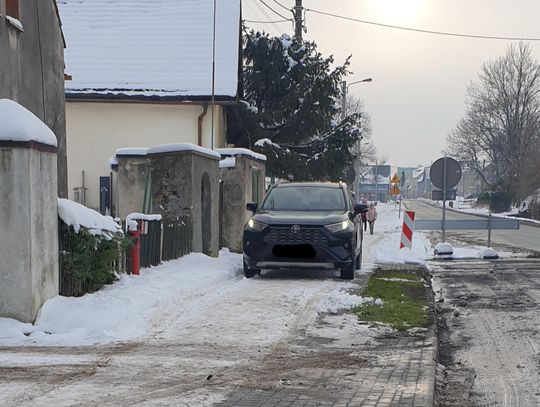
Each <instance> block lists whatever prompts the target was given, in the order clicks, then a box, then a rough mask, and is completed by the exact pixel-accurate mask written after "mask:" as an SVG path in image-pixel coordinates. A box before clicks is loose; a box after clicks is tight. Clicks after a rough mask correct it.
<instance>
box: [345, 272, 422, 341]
mask: <svg viewBox="0 0 540 407" xmlns="http://www.w3.org/2000/svg"><path fill="white" fill-rule="evenodd" d="M387 279H400V280H407V281H388V280H387ZM362 295H363V296H364V297H373V298H374V299H376V298H380V299H381V300H382V301H383V305H381V306H379V305H361V306H359V307H356V308H353V312H354V313H355V314H357V315H358V318H359V319H360V320H361V321H369V322H382V323H386V324H390V325H392V326H393V327H394V328H395V329H397V330H399V331H404V330H407V329H409V328H414V327H425V326H426V325H427V323H428V312H429V307H428V303H427V297H426V291H425V287H424V282H423V276H422V273H421V271H419V270H417V271H415V270H413V271H396V270H381V269H378V270H375V272H374V273H373V274H372V275H371V276H370V278H369V280H368V283H367V286H366V289H365V290H364V292H363V293H362Z"/></svg>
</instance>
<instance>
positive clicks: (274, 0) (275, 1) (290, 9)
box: [272, 0, 292, 12]
mask: <svg viewBox="0 0 540 407" xmlns="http://www.w3.org/2000/svg"><path fill="white" fill-rule="evenodd" d="M272 1H273V2H274V3H276V4H277V5H278V6H280V7H282V8H284V9H285V10H287V11H290V12H292V8H288V7H286V6H284V5H283V4H281V3H280V2H279V1H277V0H272Z"/></svg>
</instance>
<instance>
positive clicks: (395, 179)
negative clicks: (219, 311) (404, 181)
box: [390, 174, 401, 184]
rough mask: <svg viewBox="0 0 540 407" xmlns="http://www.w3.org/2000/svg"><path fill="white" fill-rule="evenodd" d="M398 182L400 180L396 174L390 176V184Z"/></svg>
mask: <svg viewBox="0 0 540 407" xmlns="http://www.w3.org/2000/svg"><path fill="white" fill-rule="evenodd" d="M400 182H401V181H400V179H399V177H398V175H397V174H394V176H393V177H392V180H391V181H390V183H391V184H399V183H400Z"/></svg>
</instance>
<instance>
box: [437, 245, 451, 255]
mask: <svg viewBox="0 0 540 407" xmlns="http://www.w3.org/2000/svg"><path fill="white" fill-rule="evenodd" d="M433 252H434V253H435V254H436V255H447V254H452V253H454V248H453V247H452V245H451V244H450V243H437V244H436V245H435V248H434V249H433Z"/></svg>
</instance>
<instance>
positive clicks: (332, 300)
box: [317, 290, 365, 314]
mask: <svg viewBox="0 0 540 407" xmlns="http://www.w3.org/2000/svg"><path fill="white" fill-rule="evenodd" d="M364 301H365V299H364V298H362V297H360V296H358V295H354V294H350V293H348V292H345V291H342V290H334V291H331V292H330V293H329V294H328V295H327V296H325V297H324V298H323V299H322V300H321V301H320V302H319V303H318V304H317V312H319V313H330V314H335V313H336V312H338V311H340V310H344V309H350V308H354V307H358V306H359V305H362V304H363V303H364Z"/></svg>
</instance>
